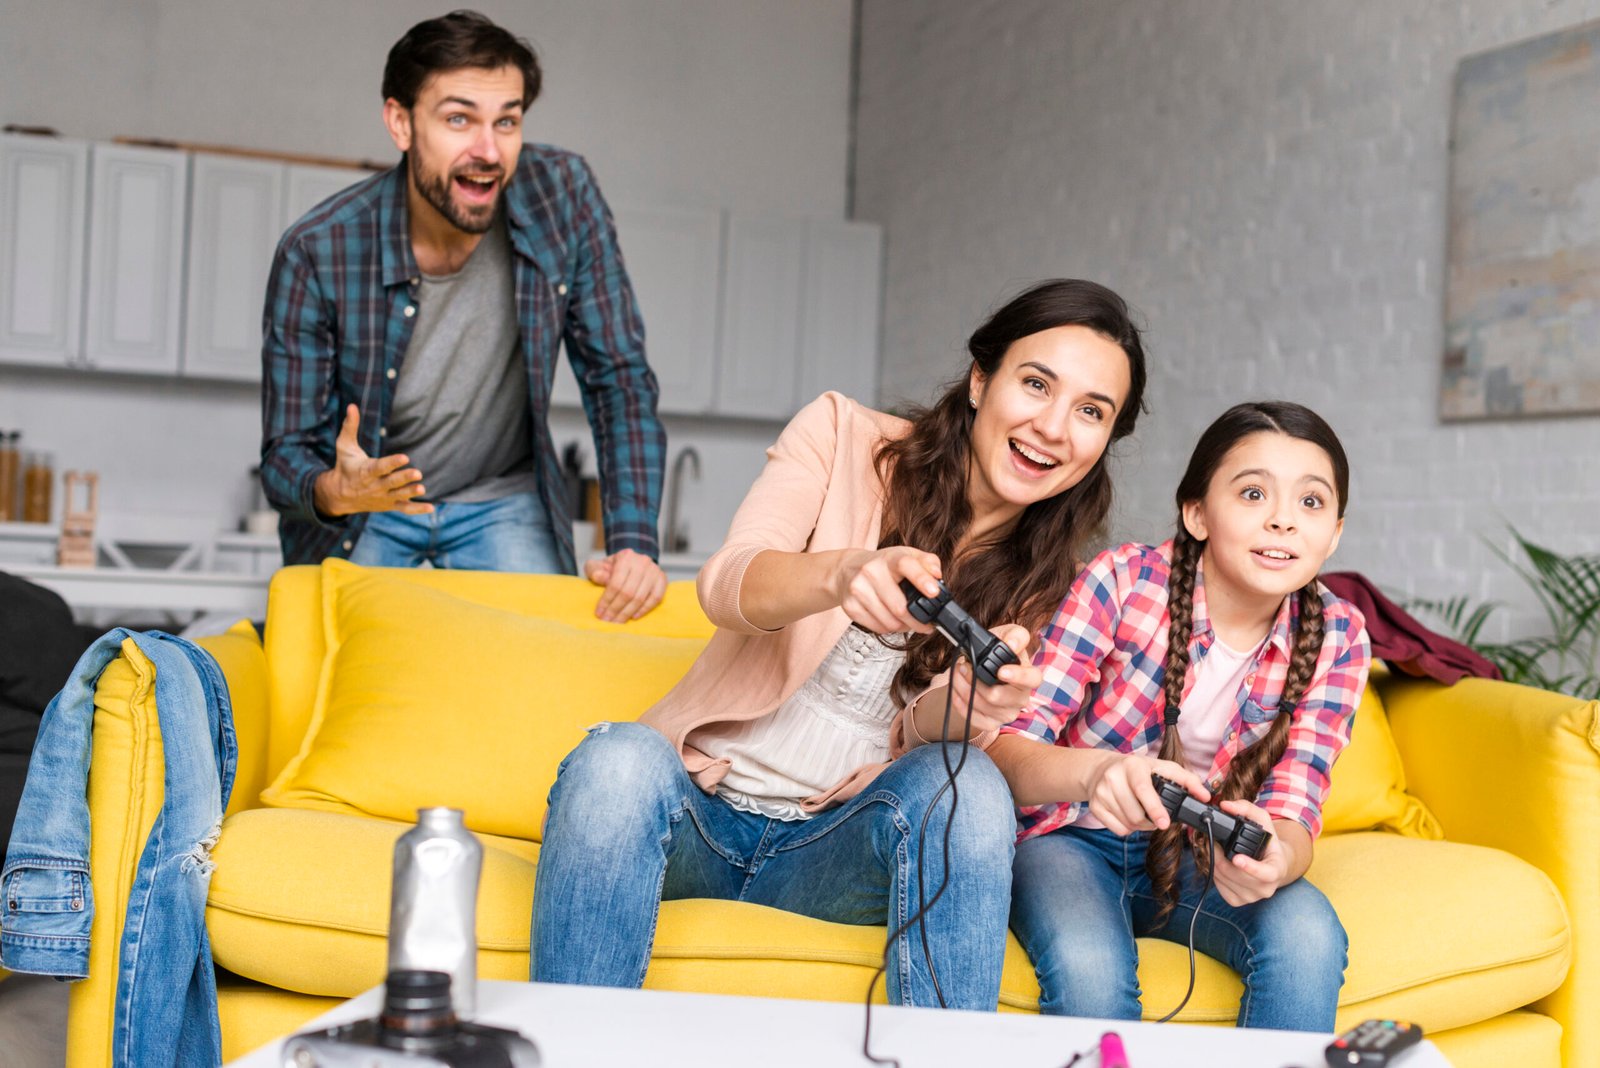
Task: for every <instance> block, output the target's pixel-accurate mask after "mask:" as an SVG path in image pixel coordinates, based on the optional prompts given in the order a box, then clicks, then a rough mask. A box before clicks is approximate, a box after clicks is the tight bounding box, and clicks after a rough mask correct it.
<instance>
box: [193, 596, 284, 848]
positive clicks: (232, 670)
mask: <svg viewBox="0 0 1600 1068" xmlns="http://www.w3.org/2000/svg"><path fill="white" fill-rule="evenodd" d="M195 644H196V645H199V646H200V647H201V648H202V649H204V650H205V651H206V652H208V653H210V654H211V655H212V656H213V657H215V658H216V661H217V665H218V666H219V667H221V668H222V675H223V678H225V679H227V680H228V700H229V701H230V702H231V703H232V705H233V730H234V733H235V734H236V735H237V736H238V740H239V763H238V767H237V768H236V769H235V771H234V776H233V795H232V796H231V797H230V798H229V799H228V812H227V814H228V815H230V816H231V815H233V814H234V813H235V812H238V811H239V810H240V809H246V808H258V807H260V804H261V791H262V790H265V789H266V788H267V734H268V729H269V727H270V724H271V705H270V704H269V703H268V697H267V655H266V653H265V652H263V651H262V648H261V638H260V636H259V635H258V634H257V633H256V628H255V627H254V626H252V625H251V624H250V622H249V621H248V620H240V621H239V622H238V623H235V624H234V625H233V626H232V627H231V628H229V630H228V632H227V633H226V634H218V635H214V636H212V637H207V638H201V639H200V640H199V641H198V642H196V643H195Z"/></svg>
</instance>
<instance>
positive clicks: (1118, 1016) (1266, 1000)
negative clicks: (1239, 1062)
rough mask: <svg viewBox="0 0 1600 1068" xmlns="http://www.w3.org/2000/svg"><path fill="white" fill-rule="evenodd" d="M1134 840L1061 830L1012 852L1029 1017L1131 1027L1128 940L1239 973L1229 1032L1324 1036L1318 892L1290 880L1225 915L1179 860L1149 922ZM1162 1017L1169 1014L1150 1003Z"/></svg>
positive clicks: (1339, 933)
mask: <svg viewBox="0 0 1600 1068" xmlns="http://www.w3.org/2000/svg"><path fill="white" fill-rule="evenodd" d="M1149 839H1150V836H1149V835H1148V834H1144V833H1136V834H1131V835H1129V836H1128V837H1126V838H1119V837H1117V836H1116V835H1115V834H1112V833H1111V832H1110V831H1108V830H1103V829H1083V828H1079V827H1071V826H1068V827H1063V828H1062V829H1061V830H1058V831H1054V832H1052V833H1050V834H1045V835H1040V836H1039V837H1037V838H1029V839H1027V840H1026V841H1023V842H1021V843H1019V844H1018V845H1017V855H1016V863H1015V865H1014V867H1013V873H1014V894H1013V897H1012V903H1011V929H1012V930H1013V931H1015V932H1016V933H1017V938H1018V940H1019V941H1021V943H1022V946H1023V948H1024V949H1026V950H1027V951H1028V956H1029V957H1031V958H1032V959H1033V966H1034V969H1035V970H1036V971H1037V972H1038V975H1039V988H1040V994H1039V1009H1040V1011H1041V1012H1045V1013H1053V1014H1056V1015H1062V1016H1098V1017H1104V1018H1107V1019H1113V1020H1137V1019H1138V1018H1139V1009H1140V1005H1139V976H1138V972H1137V967H1138V963H1139V951H1138V948H1137V946H1136V945H1135V944H1134V938H1135V937H1146V936H1153V937H1156V938H1164V939H1166V940H1167V941H1169V942H1177V943H1179V944H1182V945H1186V944H1187V943H1188V940H1189V922H1190V920H1191V918H1192V917H1193V916H1194V909H1195V907H1196V905H1197V904H1198V905H1199V908H1200V921H1199V923H1198V924H1197V925H1196V928H1195V949H1196V950H1197V951H1198V952H1200V953H1204V954H1205V955H1206V956H1208V957H1213V958H1215V959H1217V960H1219V961H1222V962H1223V963H1224V964H1226V965H1228V966H1229V967H1230V968H1232V969H1233V970H1234V971H1236V972H1238V973H1239V976H1240V978H1242V979H1243V980H1244V996H1243V997H1242V998H1241V999H1240V1002H1239V1026H1241V1027H1268V1028H1276V1029H1279V1030H1285V1031H1332V1030H1333V1016H1334V1010H1335V1009H1336V1008H1337V1007H1338V1004H1339V988H1340V987H1341V986H1343V985H1344V966H1345V951H1346V948H1347V946H1348V943H1347V941H1346V938H1345V933H1344V927H1343V926H1342V925H1341V924H1340V923H1339V917H1338V916H1337V915H1336V914H1335V913H1334V911H1333V906H1332V905H1330V904H1328V899H1327V898H1326V897H1324V896H1323V895H1322V892H1321V891H1320V890H1318V889H1317V888H1316V887H1314V886H1312V885H1311V884H1310V883H1308V882H1307V881H1306V880H1304V879H1297V880H1295V881H1294V882H1292V883H1290V884H1289V885H1288V886H1284V887H1280V888H1279V889H1278V891H1277V892H1276V893H1275V894H1273V895H1272V896H1271V897H1269V898H1267V899H1266V900H1265V901H1257V902H1255V903H1253V904H1250V905H1245V906H1243V907H1240V908H1235V907H1234V906H1232V905H1229V904H1228V903H1227V902H1226V901H1224V900H1222V896H1221V895H1220V894H1218V893H1217V891H1216V890H1215V889H1213V890H1211V891H1210V892H1209V893H1207V894H1206V895H1205V900H1204V901H1203V902H1202V901H1201V900H1200V897H1201V892H1202V891H1203V890H1204V888H1205V882H1204V880H1203V879H1202V878H1201V877H1200V875H1199V874H1198V872H1197V871H1196V870H1195V866H1194V858H1193V857H1191V856H1190V855H1189V854H1188V852H1187V851H1185V853H1184V856H1183V862H1182V864H1181V865H1180V867H1179V869H1178V903H1177V905H1176V907H1175V908H1174V909H1173V910H1172V912H1171V913H1170V914H1169V915H1168V916H1167V918H1166V920H1165V921H1164V922H1162V923H1159V924H1158V923H1157V922H1156V919H1155V916H1156V901H1155V897H1154V896H1153V894H1152V891H1151V886H1150V877H1149V875H1148V874H1147V873H1146V872H1145V866H1144V858H1145V850H1146V848H1147V846H1148V844H1149ZM1150 1008H1151V1010H1152V1011H1153V1012H1157V1013H1159V1014H1164V1013H1166V1012H1167V1011H1169V1010H1170V1009H1171V1008H1173V1006H1172V1005H1152V1006H1150Z"/></svg>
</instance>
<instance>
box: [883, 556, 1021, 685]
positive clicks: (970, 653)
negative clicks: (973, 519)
mask: <svg viewBox="0 0 1600 1068" xmlns="http://www.w3.org/2000/svg"><path fill="white" fill-rule="evenodd" d="M900 592H902V593H904V594H905V595H906V605H907V607H908V608H910V609H911V617H912V618H913V619H915V620H916V621H917V622H919V623H932V624H933V625H934V628H935V629H937V630H938V631H939V633H940V634H943V635H944V636H945V637H946V638H949V639H950V644H951V645H954V646H955V647H956V648H957V649H959V650H961V651H962V652H964V653H966V654H967V659H968V660H969V661H971V662H972V673H973V674H974V675H976V676H977V677H978V681H979V682H982V683H984V684H985V685H988V686H998V685H1000V676H999V674H998V672H999V671H1000V669H1001V668H1002V667H1004V666H1006V665H1007V664H1015V663H1017V654H1016V653H1013V652H1012V651H1011V646H1009V645H1007V644H1006V643H1005V642H1003V641H1001V640H1000V639H999V638H996V637H995V636H994V635H993V634H990V633H989V632H988V631H987V630H985V629H984V628H983V627H980V626H978V623H977V621H976V620H974V619H973V618H972V617H971V616H969V615H967V611H966V609H964V608H962V607H961V606H960V605H958V604H956V602H955V601H954V600H952V599H951V597H950V591H949V590H948V589H946V588H945V584H944V583H942V582H941V583H939V596H937V597H928V596H926V595H924V594H923V592H922V591H921V590H919V589H917V588H916V587H915V586H913V585H912V584H911V580H910V579H901V580H900Z"/></svg>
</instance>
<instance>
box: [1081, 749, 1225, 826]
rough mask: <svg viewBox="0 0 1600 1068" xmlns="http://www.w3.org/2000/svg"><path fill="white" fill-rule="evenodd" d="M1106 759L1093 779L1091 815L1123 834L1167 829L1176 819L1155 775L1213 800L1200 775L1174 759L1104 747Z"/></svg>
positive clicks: (1090, 798) (1201, 797)
mask: <svg viewBox="0 0 1600 1068" xmlns="http://www.w3.org/2000/svg"><path fill="white" fill-rule="evenodd" d="M1100 752H1101V753H1102V754H1104V756H1106V757H1108V758H1110V759H1107V760H1105V761H1104V762H1103V763H1102V764H1101V765H1100V767H1099V768H1097V769H1096V770H1095V772H1094V773H1093V774H1092V775H1091V776H1090V778H1089V814H1090V815H1091V816H1093V817H1094V818H1095V819H1097V820H1099V821H1100V822H1101V823H1103V824H1105V825H1106V830H1108V831H1110V832H1111V833H1112V834H1115V835H1119V836H1127V835H1129V834H1132V833H1133V832H1134V831H1159V830H1165V829H1166V827H1167V825H1168V824H1169V823H1171V822H1172V817H1171V816H1168V815H1167V806H1165V805H1163V804H1162V803H1161V795H1160V794H1158V793H1156V788H1155V784H1154V783H1152V782H1151V781H1150V776H1151V775H1159V776H1161V777H1162V778H1163V779H1170V780H1172V781H1173V782H1175V783H1180V784H1182V786H1183V788H1184V789H1186V790H1188V791H1189V792H1190V793H1191V794H1193V795H1194V796H1195V797H1198V798H1199V799H1200V800H1202V801H1209V800H1211V791H1210V790H1208V789H1206V784H1205V782H1204V780H1202V779H1201V778H1200V776H1198V775H1196V774H1195V773H1194V772H1192V771H1190V770H1189V769H1188V768H1186V767H1184V766H1183V765H1182V764H1176V763H1174V762H1172V761H1170V760H1156V759H1153V758H1151V757H1147V756H1144V755H1142V754H1139V753H1113V752H1110V751H1109V750H1100Z"/></svg>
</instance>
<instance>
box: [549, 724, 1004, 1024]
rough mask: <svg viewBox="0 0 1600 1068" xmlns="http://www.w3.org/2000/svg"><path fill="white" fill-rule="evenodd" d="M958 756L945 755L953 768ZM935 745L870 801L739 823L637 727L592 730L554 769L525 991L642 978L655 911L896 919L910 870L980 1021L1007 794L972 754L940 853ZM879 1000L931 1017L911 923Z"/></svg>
mask: <svg viewBox="0 0 1600 1068" xmlns="http://www.w3.org/2000/svg"><path fill="white" fill-rule="evenodd" d="M953 758H954V747H952V759H953ZM945 781H946V775H945V768H944V762H943V760H942V759H941V756H940V752H939V747H938V746H936V745H925V746H922V747H920V748H918V749H914V750H912V751H911V752H910V753H908V754H906V755H905V756H903V757H901V758H900V759H899V760H896V761H894V762H893V763H892V764H890V765H889V766H888V767H887V768H886V769H884V771H883V772H882V773H881V774H880V775H879V776H878V777H877V778H876V779H874V780H873V781H872V782H871V783H870V784H869V785H868V786H867V788H866V789H865V790H863V791H862V792H861V793H860V794H858V795H856V796H855V797H853V798H851V799H850V800H849V801H847V802H845V803H844V804H843V805H841V806H839V807H838V808H834V809H830V810H828V811H826V812H822V813H820V814H818V815H816V816H813V817H812V818H811V819H808V820H795V821H782V820H773V819H768V818H766V817H763V816H757V815H753V814H751V813H748V812H741V811H739V810H738V809H735V808H734V807H733V806H731V805H729V804H728V803H727V802H725V801H723V800H722V799H721V798H719V797H716V796H712V795H709V794H706V793H705V792H703V791H702V790H701V789H700V788H699V787H697V786H696V785H695V784H694V782H693V780H691V779H690V778H689V775H688V773H687V772H685V770H684V767H683V762H682V761H681V760H680V759H679V757H678V754H677V751H676V750H675V749H674V748H673V746H672V744H671V743H670V742H668V741H667V739H666V738H665V737H664V736H663V735H661V734H660V733H658V732H657V731H655V730H653V729H651V728H650V727H646V726H643V725H641V724H638V723H602V724H600V725H599V726H597V727H595V728H593V729H592V730H591V731H590V734H589V736H588V737H587V738H585V739H584V741H583V742H582V743H580V744H579V746H578V747H577V748H576V749H574V750H573V751H572V753H571V754H569V755H568V756H567V758H566V760H565V761H564V762H563V763H562V766H561V770H560V773H559V774H558V775H557V778H556V783H555V786H554V787H553V788H552V789H551V791H550V812H549V816H548V817H547V820H546V823H545V830H544V841H543V844H542V845H541V847H540V850H539V872H538V878H537V880H536V881H535V883H534V895H533V953H532V961H531V965H530V972H531V974H532V977H533V979H534V980H536V981H543V982H557V983H584V984H589V985H594V986H618V987H628V986H633V987H637V986H640V985H642V984H643V982H644V977H645V970H646V968H647V967H648V966H649V964H650V949H651V944H652V942H653V941H654V938H655V927H656V916H657V913H658V911H659V909H660V903H661V901H662V900H674V899H678V898H696V897H698V898H719V899H722V900H728V901H751V902H755V903H757V904H761V905H770V906H772V907H773V908H779V909H784V910H787V911H789V912H798V913H801V914H803V915H806V916H813V917H816V918H818V919H823V920H831V921H833V922H835V923H849V924H878V925H882V924H888V925H889V926H890V927H891V928H893V927H899V926H900V925H901V924H903V923H904V922H905V921H906V920H907V919H908V918H909V917H910V916H911V914H912V913H913V912H915V911H916V909H917V907H918V901H919V898H918V892H917V858H918V855H919V850H920V851H921V853H922V854H923V855H924V856H925V866H926V872H925V878H926V885H927V893H928V895H929V896H931V895H932V894H933V892H934V890H935V888H937V886H938V884H939V880H940V877H941V875H942V874H943V872H944V870H945V867H946V865H947V864H948V866H949V869H950V883H949V886H948V888H947V889H946V890H945V892H944V895H943V896H942V897H941V898H939V900H938V901H937V902H936V903H935V904H934V906H933V909H932V911H931V912H930V913H929V914H928V916H927V918H926V923H927V929H928V930H927V933H928V945H929V947H930V949H931V951H932V958H933V962H934V968H935V971H936V973H937V976H938V982H939V985H940V988H941V989H942V991H943V993H944V998H945V1003H946V1004H947V1005H949V1006H950V1007H952V1008H964V1009H983V1010H992V1009H993V1008H994V1007H995V1002H996V1001H997V999H998V997H999V992H1000V970H1001V966H1002V964H1003V962H1004V957H1005V938H1006V913H1007V909H1008V907H1009V901H1010V892H1011V858H1012V840H1013V837H1014V835H1015V829H1016V822H1015V814H1014V810H1013V808H1012V802H1011V792H1010V790H1009V789H1008V788H1007V787H1006V783H1005V780H1004V778H1002V777H1001V775H1000V772H999V770H998V769H997V768H996V767H995V766H994V763H993V762H992V761H990V760H989V758H988V757H987V756H985V755H984V754H983V753H982V752H981V751H980V750H978V749H976V748H973V749H971V750H970V751H969V752H968V754H967V762H966V765H965V767H964V768H963V769H962V771H961V773H960V775H959V776H958V777H957V780H956V782H957V787H958V789H959V792H960V804H959V806H958V807H957V810H956V815H955V820H954V823H953V825H952V826H951V828H950V830H951V834H950V846H949V852H948V853H946V852H945V849H944V846H943V842H944V834H945V825H946V822H947V821H946V813H948V811H949V794H948V792H947V793H946V794H945V796H944V797H943V798H941V799H940V800H939V803H938V804H937V805H936V806H934V812H933V816H932V818H931V819H930V820H929V822H928V830H927V835H926V838H925V840H924V841H923V842H922V843H920V845H919V841H918V830H919V827H920V826H921V823H922V818H923V815H924V813H925V812H927V811H928V808H929V804H930V802H931V801H932V799H933V797H934V794H935V793H937V792H938V790H939V788H940V787H941V786H943V785H944V784H945ZM887 981H888V996H889V1000H890V1002H891V1003H895V1004H902V1005H924V1006H930V1005H936V1004H938V999H937V997H936V996H935V994H934V988H933V984H932V980H931V977H930V976H929V973H928V968H927V965H926V963H925V961H924V958H923V950H922V940H921V937H920V935H919V934H918V932H917V931H916V930H915V929H913V930H910V931H907V932H906V934H905V935H904V936H903V937H901V938H900V939H898V940H897V941H896V943H895V946H894V949H893V952H892V953H891V954H890V957H889V968H888V972H887Z"/></svg>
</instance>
